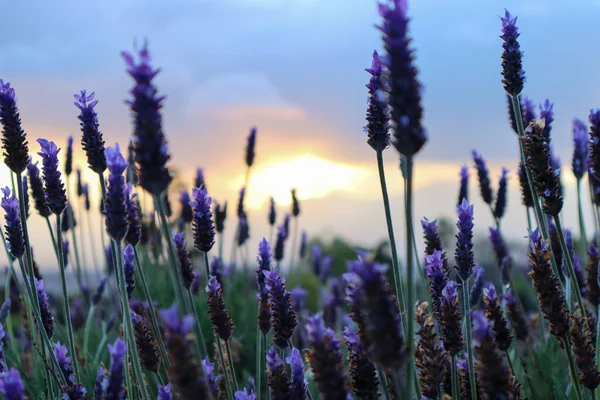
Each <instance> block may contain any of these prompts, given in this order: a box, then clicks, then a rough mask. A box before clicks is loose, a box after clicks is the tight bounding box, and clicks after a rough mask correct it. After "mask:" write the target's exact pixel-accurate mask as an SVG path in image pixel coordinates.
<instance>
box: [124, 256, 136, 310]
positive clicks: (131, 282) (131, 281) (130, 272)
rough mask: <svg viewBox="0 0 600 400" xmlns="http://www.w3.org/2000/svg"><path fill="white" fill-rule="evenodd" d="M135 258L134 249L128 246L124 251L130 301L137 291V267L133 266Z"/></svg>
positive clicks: (126, 282)
mask: <svg viewBox="0 0 600 400" xmlns="http://www.w3.org/2000/svg"><path fill="white" fill-rule="evenodd" d="M133 257H134V251H133V247H132V246H131V245H130V244H128V245H127V247H125V250H123V272H124V273H125V285H126V289H127V297H128V298H129V299H131V295H132V294H133V291H134V290H135V265H134V264H133Z"/></svg>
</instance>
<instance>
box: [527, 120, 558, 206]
mask: <svg viewBox="0 0 600 400" xmlns="http://www.w3.org/2000/svg"><path fill="white" fill-rule="evenodd" d="M523 142H524V145H525V157H526V162H527V167H528V168H529V170H530V171H531V175H532V178H533V183H534V186H535V190H536V191H537V195H538V196H539V197H540V198H541V199H542V201H543V204H542V209H543V211H544V213H546V214H547V215H550V216H556V215H558V214H559V213H560V211H561V210H562V207H563V197H562V188H561V184H560V181H559V178H558V175H557V172H556V170H555V169H554V167H553V166H552V164H551V163H550V149H549V147H548V142H547V141H546V139H545V138H544V122H543V120H541V121H538V122H532V123H531V124H530V125H529V127H527V129H526V130H525V135H524V136H523Z"/></svg>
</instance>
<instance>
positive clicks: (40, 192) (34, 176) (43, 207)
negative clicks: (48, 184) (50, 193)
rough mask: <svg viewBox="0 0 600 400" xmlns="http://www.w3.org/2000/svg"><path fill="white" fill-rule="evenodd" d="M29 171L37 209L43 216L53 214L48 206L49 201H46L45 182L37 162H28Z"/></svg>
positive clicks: (32, 193)
mask: <svg viewBox="0 0 600 400" xmlns="http://www.w3.org/2000/svg"><path fill="white" fill-rule="evenodd" d="M27 173H28V174H29V183H30V185H31V195H32V196H33V201H34V205H35V209H36V210H37V212H38V213H39V214H40V215H41V216H42V217H44V218H46V217H49V216H50V215H52V211H51V210H50V207H48V203H47V202H46V194H45V192H44V182H43V181H42V179H41V178H40V170H39V169H38V167H37V164H32V163H29V164H27Z"/></svg>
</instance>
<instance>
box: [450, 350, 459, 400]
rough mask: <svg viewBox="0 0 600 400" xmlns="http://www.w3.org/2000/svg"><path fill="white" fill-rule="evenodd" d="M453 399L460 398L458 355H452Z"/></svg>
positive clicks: (457, 399)
mask: <svg viewBox="0 0 600 400" xmlns="http://www.w3.org/2000/svg"><path fill="white" fill-rule="evenodd" d="M451 362H452V366H451V368H452V400H461V399H460V386H459V383H458V370H457V369H456V356H452V361H451Z"/></svg>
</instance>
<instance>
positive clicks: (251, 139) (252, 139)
mask: <svg viewBox="0 0 600 400" xmlns="http://www.w3.org/2000/svg"><path fill="white" fill-rule="evenodd" d="M255 147H256V128H255V127H252V128H251V129H250V134H249V135H248V144H247V145H246V165H247V166H248V168H250V167H251V166H252V164H254V157H255V156H256V153H255V152H254V148H255Z"/></svg>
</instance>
